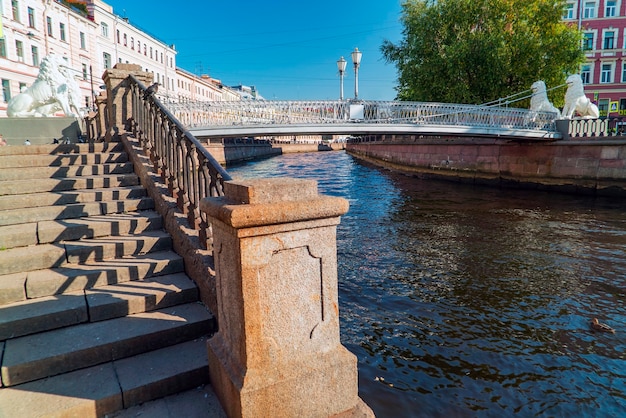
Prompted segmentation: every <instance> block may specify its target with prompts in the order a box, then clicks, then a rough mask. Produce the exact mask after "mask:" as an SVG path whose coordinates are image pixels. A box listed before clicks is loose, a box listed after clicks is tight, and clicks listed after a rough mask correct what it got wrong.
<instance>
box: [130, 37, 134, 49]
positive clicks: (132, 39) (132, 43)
mask: <svg viewBox="0 0 626 418" xmlns="http://www.w3.org/2000/svg"><path fill="white" fill-rule="evenodd" d="M130 49H132V50H134V49H135V38H133V37H132V36H131V37H130Z"/></svg>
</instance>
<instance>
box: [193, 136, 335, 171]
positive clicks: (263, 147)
mask: <svg viewBox="0 0 626 418" xmlns="http://www.w3.org/2000/svg"><path fill="white" fill-rule="evenodd" d="M203 145H204V147H205V148H206V149H207V151H209V153H210V154H211V155H212V156H213V158H215V159H216V160H217V162H218V163H220V164H221V165H223V166H228V165H230V164H237V163H241V162H244V161H253V160H257V159H262V158H269V157H274V156H277V155H282V154H297V153H303V152H318V151H339V150H343V149H345V145H346V144H345V142H331V143H323V142H320V143H314V142H300V143H298V142H270V141H259V140H249V141H247V140H241V141H238V142H237V141H233V142H232V143H204V144H203Z"/></svg>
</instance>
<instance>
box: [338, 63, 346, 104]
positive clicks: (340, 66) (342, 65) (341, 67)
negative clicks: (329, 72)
mask: <svg viewBox="0 0 626 418" xmlns="http://www.w3.org/2000/svg"><path fill="white" fill-rule="evenodd" d="M347 63H348V62H347V61H346V60H345V59H344V58H343V57H341V58H339V60H337V69H338V70H339V100H343V75H344V74H345V72H346V64H347Z"/></svg>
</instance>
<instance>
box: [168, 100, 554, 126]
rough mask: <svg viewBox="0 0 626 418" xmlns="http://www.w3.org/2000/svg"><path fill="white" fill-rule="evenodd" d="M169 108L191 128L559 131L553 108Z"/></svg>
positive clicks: (362, 104) (309, 104)
mask: <svg viewBox="0 0 626 418" xmlns="http://www.w3.org/2000/svg"><path fill="white" fill-rule="evenodd" d="M168 108H169V109H170V110H171V111H172V113H174V114H175V115H176V116H177V117H178V118H179V120H180V121H181V122H182V123H183V124H185V126H187V127H190V128H196V127H204V126H211V127H223V126H233V125H274V124H280V125H295V124H341V123H346V122H363V123H385V124H407V123H410V124H417V125H438V126H441V125H445V126H473V127H489V128H491V127H502V128H515V129H541V130H547V131H552V132H554V131H556V125H555V123H554V119H555V116H556V115H555V114H554V113H551V112H535V111H530V110H527V109H517V108H504V107H488V106H476V105H464V104H445V103H423V102H393V101H380V102H379V101H266V100H242V101H233V102H192V103H189V102H188V103H170V104H168Z"/></svg>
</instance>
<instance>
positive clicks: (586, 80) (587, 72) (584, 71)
mask: <svg viewBox="0 0 626 418" xmlns="http://www.w3.org/2000/svg"><path fill="white" fill-rule="evenodd" d="M580 78H582V80H583V84H591V65H589V64H585V65H583V66H582V67H581V68H580Z"/></svg>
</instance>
